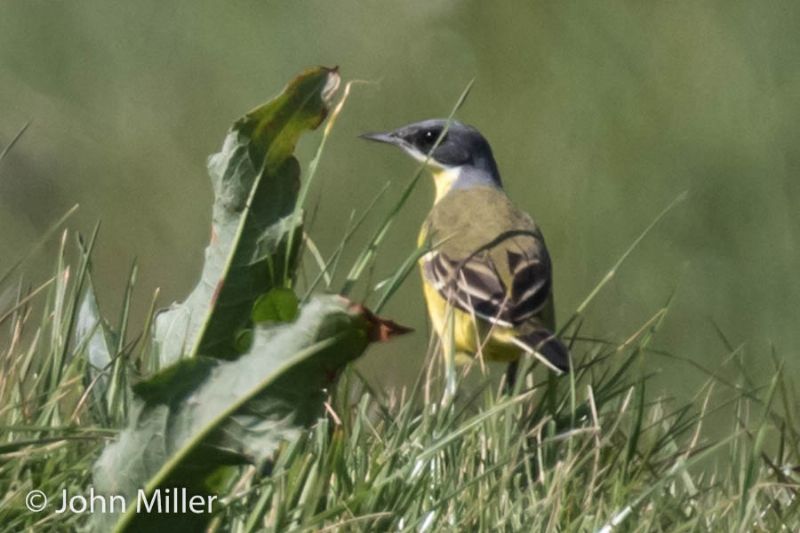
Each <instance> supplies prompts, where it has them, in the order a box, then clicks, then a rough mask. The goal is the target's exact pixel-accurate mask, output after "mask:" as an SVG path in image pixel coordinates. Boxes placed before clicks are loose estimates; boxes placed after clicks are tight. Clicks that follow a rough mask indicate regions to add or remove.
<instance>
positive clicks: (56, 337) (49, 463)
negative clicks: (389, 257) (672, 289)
mask: <svg viewBox="0 0 800 533" xmlns="http://www.w3.org/2000/svg"><path fill="white" fill-rule="evenodd" d="M68 240H69V239H66V237H65V239H64V240H62V242H68ZM87 261H88V260H87V256H84V258H83V259H82V260H81V261H79V263H78V264H77V265H76V266H75V267H71V266H70V265H68V264H67V261H66V260H65V259H64V253H63V246H62V252H61V253H60V254H59V259H58V261H57V266H56V270H55V272H54V275H53V278H52V279H51V280H48V281H47V282H45V284H44V288H43V289H42V290H37V289H36V288H33V289H30V290H20V291H19V294H18V299H17V301H18V303H17V304H16V305H14V306H13V307H12V308H11V309H8V310H4V313H3V323H2V326H3V327H4V328H6V331H7V332H8V335H7V338H6V340H5V343H4V346H3V352H2V355H1V356H0V364H1V365H2V375H1V376H0V406H1V407H0V428H2V435H3V437H2V442H0V498H1V499H0V501H1V502H2V504H0V523H2V524H3V525H4V526H3V527H4V528H5V530H7V531H22V530H36V531H42V530H48V529H50V530H60V531H64V530H69V529H70V528H73V527H78V526H79V525H81V524H83V523H84V522H85V521H86V520H87V519H88V515H56V514H55V513H54V512H53V511H54V508H52V507H50V508H48V509H47V510H46V511H44V512H42V513H31V512H28V511H27V510H26V509H25V508H24V496H25V494H26V493H27V492H28V491H30V490H32V489H39V490H42V491H44V492H45V493H46V494H48V495H50V496H51V497H55V496H56V495H59V494H60V493H61V491H62V490H64V489H67V491H68V492H69V493H71V494H79V493H85V491H86V490H87V488H88V487H89V486H90V485H91V476H90V472H91V466H92V463H93V461H94V460H95V459H96V458H97V456H98V454H99V453H100V451H101V449H102V447H103V446H104V444H105V443H106V442H107V440H108V439H110V438H113V437H114V435H115V433H116V430H117V429H118V428H119V427H120V425H121V423H122V421H123V420H124V417H125V413H126V412H127V397H126V396H125V395H118V396H116V397H115V400H114V401H113V402H112V403H110V404H109V416H108V421H109V424H108V425H99V424H97V423H96V422H94V421H93V420H96V418H94V417H93V416H92V415H91V412H90V409H91V402H90V401H89V400H88V396H87V394H86V388H87V386H90V385H91V384H89V383H87V382H86V380H85V376H86V362H85V359H84V358H83V357H82V356H81V352H82V350H83V349H84V348H85V347H83V346H75V345H74V343H73V340H72V338H71V332H72V331H73V328H74V322H75V314H76V311H77V307H78V305H79V302H80V298H79V295H80V290H81V287H82V286H83V285H84V284H85V283H86V280H87V277H86V276H87V275H88V270H87V264H88V263H87ZM132 286H133V276H132V277H131V282H130V285H129V287H128V288H126V289H125V294H126V295H127V296H126V298H125V299H124V303H123V309H122V310H121V311H120V316H121V317H122V319H121V320H122V322H121V323H120V324H118V325H117V329H118V330H122V329H124V325H125V324H124V321H126V320H127V319H128V313H127V312H126V309H127V308H128V305H129V296H130V294H131V293H132V290H131V289H132ZM28 294H33V295H34V298H32V299H29V298H27V295H28ZM666 314H667V309H666V307H665V308H664V309H661V310H658V311H657V312H656V313H655V314H654V316H653V317H652V319H649V320H647V321H645V322H644V324H643V326H642V328H641V329H640V331H638V332H636V333H635V334H634V335H632V337H631V338H630V339H628V340H627V341H626V342H625V343H623V344H620V345H618V346H614V345H609V344H607V343H602V342H599V341H586V340H575V342H574V345H573V350H574V353H575V355H576V360H577V362H578V365H577V369H576V372H575V373H574V375H573V376H571V377H569V378H564V379H552V378H551V377H549V376H547V375H546V374H543V373H541V374H540V373H539V371H534V372H532V373H529V374H528V379H527V380H525V381H523V382H521V383H520V384H519V387H518V389H519V390H518V391H516V393H515V394H514V395H511V396H508V395H505V394H503V393H502V392H500V390H501V386H500V385H499V384H498V383H497V382H496V380H494V381H493V380H492V379H491V377H490V376H484V375H483V374H482V373H481V371H480V366H479V365H474V368H472V369H471V372H470V376H469V378H468V379H466V380H464V382H463V383H462V386H461V391H460V395H459V397H458V398H457V399H456V401H455V402H454V403H452V404H449V405H442V404H441V403H440V402H439V399H440V397H441V381H442V380H441V377H440V375H439V372H440V369H439V368H438V362H437V361H438V360H437V358H436V357H434V356H433V353H434V351H435V347H432V349H431V353H429V354H428V355H429V357H428V359H427V360H428V365H427V366H426V367H424V368H423V369H422V371H421V372H420V377H419V379H418V380H417V381H416V383H415V385H414V386H413V387H411V388H409V389H403V390H397V391H386V392H380V393H379V392H377V391H375V390H372V389H371V387H370V384H369V383H367V382H365V381H364V380H363V379H362V378H361V377H360V376H359V375H358V374H357V373H356V372H355V371H352V370H351V371H349V372H347V373H346V375H345V376H343V378H342V379H341V380H340V382H339V385H338V386H337V388H336V390H335V392H334V393H333V394H332V397H331V400H330V404H329V408H328V410H327V412H328V415H327V416H326V417H325V418H323V419H321V420H320V421H319V423H318V424H317V425H316V426H315V427H314V428H313V430H312V431H310V432H309V433H308V434H306V435H304V436H303V437H302V438H301V439H299V440H298V441H297V442H292V443H287V444H286V445H285V447H284V449H283V450H282V452H281V453H280V454H279V455H278V458H277V461H276V462H275V464H274V465H273V467H272V469H271V472H269V473H267V472H263V471H261V472H259V471H257V470H256V469H255V468H254V467H246V468H241V470H240V473H239V475H238V477H237V479H236V481H235V482H234V483H233V484H232V485H231V486H230V489H229V491H228V492H227V493H226V494H224V495H222V501H223V504H224V505H223V508H222V511H221V512H220V514H219V515H218V517H217V519H216V520H215V522H214V528H215V530H217V531H257V530H262V529H265V528H266V529H268V530H275V531H289V530H318V529H326V528H327V529H328V530H343V529H344V530H366V529H370V530H376V529H377V530H385V529H391V530H409V531H410V530H415V531H416V530H425V531H442V530H448V529H450V530H473V529H475V528H478V529H484V530H496V529H503V530H517V531H529V530H540V531H598V530H601V528H602V527H604V526H607V525H609V524H612V523H614V522H615V521H617V522H619V523H621V525H620V526H619V529H620V530H623V531H706V530H717V531H737V530H742V531H750V530H763V531H777V530H780V529H781V528H785V530H787V531H792V530H796V529H797V528H798V527H800V518H798V510H797V506H798V504H797V499H796V497H795V494H796V491H797V489H798V480H797V473H796V471H795V466H796V465H798V460H797V459H798V445H799V444H800V440H799V439H798V425H797V424H796V422H795V420H794V419H793V417H792V416H793V414H792V410H793V407H794V406H795V405H797V403H796V396H795V395H794V389H793V384H792V383H790V382H789V381H788V380H787V379H786V377H785V376H784V375H783V374H782V373H781V372H780V364H779V363H777V362H776V363H775V365H776V367H775V373H774V377H773V379H772V380H771V381H770V382H769V383H767V384H765V385H764V386H762V387H756V388H754V389H751V388H748V387H746V386H745V385H741V386H738V387H737V390H735V391H733V394H731V390H730V386H731V384H730V383H721V382H719V381H717V380H715V379H714V378H711V379H710V380H709V381H708V383H707V384H706V386H705V387H703V389H702V390H700V391H698V393H697V397H696V400H695V401H693V402H689V403H687V404H685V405H681V404H676V403H675V402H674V401H670V400H667V399H653V398H651V397H650V395H648V393H647V387H648V383H649V377H648V375H647V374H646V369H647V367H648V364H647V362H648V360H649V359H650V358H652V357H657V355H653V353H651V351H650V349H649V345H650V343H651V341H652V338H653V335H654V334H655V333H656V331H657V328H658V326H659V325H660V323H661V322H662V321H663V320H664V319H665V317H666ZM572 333H573V334H575V335H573V336H575V337H576V338H577V332H576V331H575V330H574V329H573V330H572ZM568 337H569V333H568ZM139 338H141V336H140V335H139V334H138V333H137V332H130V331H129V332H128V334H127V339H120V341H119V342H118V344H117V348H116V358H115V361H116V362H122V363H124V364H123V367H121V368H125V373H126V374H127V373H135V372H138V371H139V370H138V369H143V368H147V365H148V361H147V354H146V352H142V351H141V350H139V349H138V348H139V346H138V345H137V342H136V341H137V339H139ZM367 356H368V355H367ZM733 356H734V357H736V354H735V353H734V354H733ZM776 361H777V358H776ZM676 364H677V363H676ZM689 369H690V367H688V365H687V371H689ZM493 370H494V373H495V374H498V372H497V369H493ZM742 383H744V380H743V381H742ZM720 413H727V414H728V415H729V416H730V417H732V421H731V422H730V425H729V427H728V430H727V432H726V433H727V435H724V436H722V437H719V436H717V437H716V438H711V437H709V435H708V433H707V432H706V431H705V430H704V424H705V423H706V421H707V420H708V419H710V418H712V417H713V419H714V420H719V419H720V417H721V416H723V415H721V414H720ZM716 433H717V434H719V433H720V432H719V431H717V432H716Z"/></svg>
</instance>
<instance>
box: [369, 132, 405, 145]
mask: <svg viewBox="0 0 800 533" xmlns="http://www.w3.org/2000/svg"><path fill="white" fill-rule="evenodd" d="M359 137H361V138H362V139H366V140H368V141H376V142H379V143H386V144H393V145H395V146H400V145H402V144H403V143H404V141H403V139H402V138H401V137H398V136H397V135H396V134H395V133H394V132H393V131H390V132H377V133H362V134H361V135H359Z"/></svg>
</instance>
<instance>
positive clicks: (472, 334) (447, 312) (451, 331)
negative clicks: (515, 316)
mask: <svg viewBox="0 0 800 533" xmlns="http://www.w3.org/2000/svg"><path fill="white" fill-rule="evenodd" d="M422 285H423V288H424V294H425V302H426V303H427V306H428V315H429V316H430V318H431V323H432V324H433V329H434V330H435V331H436V333H437V335H439V338H440V339H441V341H442V349H443V351H444V353H445V355H447V354H449V353H451V350H452V351H453V352H454V353H455V361H456V364H459V365H463V364H465V363H467V362H469V361H470V359H472V358H474V357H476V356H477V355H478V354H479V353H480V354H482V356H483V359H484V360H485V361H502V362H510V361H516V360H517V359H519V357H520V356H521V355H522V353H523V350H522V349H521V348H520V347H519V346H517V345H515V344H513V343H512V339H513V338H514V337H515V336H516V332H515V331H514V330H513V329H512V328H506V327H501V326H497V325H494V326H493V325H492V324H490V323H489V322H487V321H485V320H482V319H480V318H477V317H473V316H472V315H471V314H469V313H465V312H464V311H461V310H460V309H457V308H455V307H454V306H452V305H451V304H448V302H447V301H446V300H445V299H444V298H442V297H441V296H440V295H439V292H438V291H437V290H436V289H435V288H433V287H431V286H430V285H429V284H428V283H427V282H426V281H425V280H424V279H423V281H422ZM450 320H452V323H451V322H450Z"/></svg>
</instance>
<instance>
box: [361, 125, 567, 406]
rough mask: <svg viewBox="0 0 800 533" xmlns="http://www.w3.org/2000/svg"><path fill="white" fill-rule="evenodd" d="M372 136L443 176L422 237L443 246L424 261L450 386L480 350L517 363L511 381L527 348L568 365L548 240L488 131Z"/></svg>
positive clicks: (554, 364) (441, 129) (407, 129)
mask: <svg viewBox="0 0 800 533" xmlns="http://www.w3.org/2000/svg"><path fill="white" fill-rule="evenodd" d="M362 137H364V138H366V139H370V140H373V141H378V142H383V143H388V144H392V145H394V146H397V147H399V148H400V149H401V150H403V151H404V152H405V153H406V154H408V155H410V156H411V157H413V158H414V159H416V160H418V161H421V162H424V163H425V164H426V166H427V167H428V168H429V170H430V171H431V173H432V174H433V180H434V184H435V186H436V198H435V200H434V204H433V208H432V209H431V212H430V213H429V214H428V217H427V219H426V220H425V223H424V224H423V226H422V230H421V232H420V235H419V243H418V244H419V246H425V245H426V244H427V245H429V246H432V247H433V248H432V250H431V251H430V252H429V253H427V254H425V255H424V256H423V257H422V258H421V259H420V261H419V263H420V269H421V272H422V284H423V288H424V293H425V301H426V303H427V306H428V313H429V315H430V318H431V322H432V323H433V327H434V329H435V330H436V333H437V334H438V336H439V338H440V339H441V344H442V349H443V353H444V354H445V362H446V369H447V370H446V373H447V388H448V391H449V392H450V393H451V394H452V393H453V392H454V389H455V365H456V364H460V363H463V362H464V361H465V360H467V359H466V358H468V357H474V356H475V355H477V354H482V356H483V358H484V359H485V360H488V361H503V362H508V363H510V365H509V370H508V374H507V377H508V384H513V381H514V379H515V376H516V365H517V361H518V359H519V358H520V356H522V355H523V354H526V353H527V354H531V355H533V356H535V357H537V358H538V359H539V360H540V361H541V362H543V363H544V364H545V365H547V366H548V367H550V368H551V369H553V370H556V371H558V372H565V371H567V370H568V369H569V366H570V362H569V352H568V350H567V348H566V346H564V344H563V343H562V342H561V341H560V340H559V339H558V338H557V337H556V336H555V334H554V331H555V324H554V322H555V316H554V314H555V313H554V308H553V289H552V265H551V263H550V256H549V254H548V253H547V247H546V246H545V243H544V238H543V237H542V233H541V231H540V230H539V228H538V226H537V225H536V223H535V222H534V221H533V219H531V217H530V216H528V215H527V214H526V213H524V212H523V211H521V210H519V209H518V208H517V207H515V206H514V204H512V203H511V200H510V199H509V198H508V196H507V195H506V193H505V191H504V190H503V186H502V182H501V180H500V173H499V172H498V170H497V164H496V163H495V160H494V156H493V155H492V149H491V147H490V146H489V143H488V142H487V141H486V139H485V138H484V137H483V135H481V134H480V132H479V131H478V130H476V129H475V128H473V127H471V126H467V125H465V124H461V123H459V122H456V121H450V122H449V123H448V121H447V120H425V121H422V122H417V123H414V124H409V125H407V126H403V127H401V128H398V129H396V130H394V131H389V132H385V133H368V134H365V135H362Z"/></svg>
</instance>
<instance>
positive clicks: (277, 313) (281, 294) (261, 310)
mask: <svg viewBox="0 0 800 533" xmlns="http://www.w3.org/2000/svg"><path fill="white" fill-rule="evenodd" d="M299 305H300V302H299V301H298V299H297V295H296V294H295V293H294V291H293V290H292V289H285V288H283V287H277V288H275V289H272V290H271V291H269V292H268V293H267V294H264V295H263V296H261V297H259V299H258V300H256V303H255V305H253V322H256V323H265V322H266V323H268V322H291V321H292V320H294V319H295V318H297V311H298V306H299Z"/></svg>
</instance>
